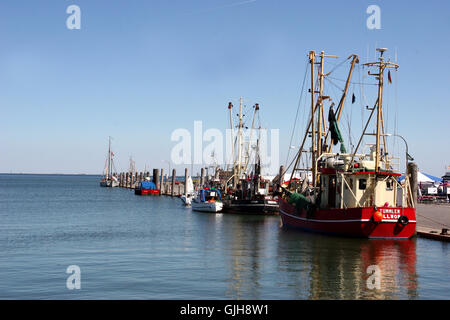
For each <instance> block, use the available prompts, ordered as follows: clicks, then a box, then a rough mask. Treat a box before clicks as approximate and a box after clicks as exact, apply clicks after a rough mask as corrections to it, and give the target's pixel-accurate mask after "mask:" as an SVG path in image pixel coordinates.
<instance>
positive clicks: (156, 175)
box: [153, 169, 160, 189]
mask: <svg viewBox="0 0 450 320" xmlns="http://www.w3.org/2000/svg"><path fill="white" fill-rule="evenodd" d="M153 175H154V176H155V185H156V189H160V185H159V169H155V170H154V171H153Z"/></svg>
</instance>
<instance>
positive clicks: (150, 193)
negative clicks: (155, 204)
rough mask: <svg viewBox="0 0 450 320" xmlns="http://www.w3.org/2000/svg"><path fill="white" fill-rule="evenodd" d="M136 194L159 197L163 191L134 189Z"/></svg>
mask: <svg viewBox="0 0 450 320" xmlns="http://www.w3.org/2000/svg"><path fill="white" fill-rule="evenodd" d="M134 194H136V195H138V196H159V195H161V191H160V190H158V189H134Z"/></svg>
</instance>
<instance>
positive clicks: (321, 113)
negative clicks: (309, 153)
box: [311, 51, 337, 187]
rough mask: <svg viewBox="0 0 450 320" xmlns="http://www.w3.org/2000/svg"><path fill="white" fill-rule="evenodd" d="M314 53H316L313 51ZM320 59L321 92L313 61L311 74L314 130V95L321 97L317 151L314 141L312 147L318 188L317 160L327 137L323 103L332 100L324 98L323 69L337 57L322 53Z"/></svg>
mask: <svg viewBox="0 0 450 320" xmlns="http://www.w3.org/2000/svg"><path fill="white" fill-rule="evenodd" d="M312 52H314V51H312ZM318 56H319V57H320V62H317V63H316V64H319V65H320V70H319V75H318V76H319V91H314V60H313V61H312V69H311V74H312V77H311V79H312V82H311V85H312V88H313V89H312V100H311V102H312V103H313V105H312V109H311V110H312V113H313V118H312V124H313V128H314V110H315V109H316V107H315V106H314V100H313V98H314V93H318V94H319V96H318V98H317V109H318V115H317V149H316V150H315V152H314V140H313V141H312V145H313V161H314V162H313V186H314V187H316V184H317V180H318V178H319V177H318V172H317V163H316V162H317V160H316V159H318V158H319V157H320V156H321V155H322V151H323V150H322V137H323V136H325V134H326V133H325V132H323V131H324V130H325V120H324V112H323V101H324V100H326V99H330V97H328V96H324V95H323V79H324V77H325V74H324V73H323V69H324V60H325V58H337V56H332V55H326V54H325V51H321V52H320V55H318ZM322 123H323V128H322ZM312 136H313V138H314V129H313V134H312Z"/></svg>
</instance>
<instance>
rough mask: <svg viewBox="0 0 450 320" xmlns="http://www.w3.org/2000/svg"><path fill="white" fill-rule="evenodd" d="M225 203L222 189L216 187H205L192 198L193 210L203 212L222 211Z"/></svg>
mask: <svg viewBox="0 0 450 320" xmlns="http://www.w3.org/2000/svg"><path fill="white" fill-rule="evenodd" d="M222 208H223V203H222V196H221V194H220V190H218V189H215V188H211V189H210V188H203V189H200V190H199V191H198V192H197V196H196V197H195V198H193V200H192V210H195V211H202V212H220V211H222Z"/></svg>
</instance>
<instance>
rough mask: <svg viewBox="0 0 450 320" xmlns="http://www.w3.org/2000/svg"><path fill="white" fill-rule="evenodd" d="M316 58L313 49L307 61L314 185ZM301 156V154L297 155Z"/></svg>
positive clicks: (314, 177)
mask: <svg viewBox="0 0 450 320" xmlns="http://www.w3.org/2000/svg"><path fill="white" fill-rule="evenodd" d="M315 59H316V53H315V52H314V51H310V52H309V63H310V64H311V90H310V92H311V146H312V149H311V162H312V163H311V165H312V168H311V170H312V179H313V181H312V183H313V186H314V187H315V186H316V171H317V170H316V127H315V123H314V121H315V119H314V114H315V104H314V94H315V86H314V76H315V72H314V64H315ZM299 156H301V154H300V155H299Z"/></svg>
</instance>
